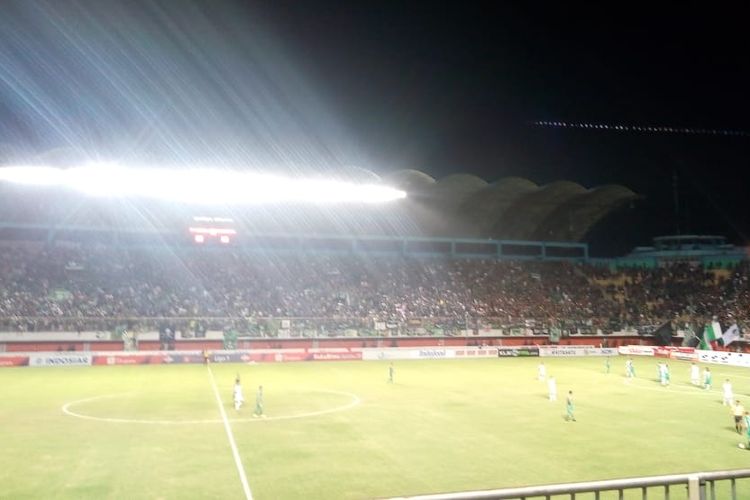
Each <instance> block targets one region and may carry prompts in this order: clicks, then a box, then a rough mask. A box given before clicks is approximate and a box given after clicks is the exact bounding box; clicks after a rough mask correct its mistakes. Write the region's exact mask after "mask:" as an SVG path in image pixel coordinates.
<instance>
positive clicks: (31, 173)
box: [0, 165, 406, 205]
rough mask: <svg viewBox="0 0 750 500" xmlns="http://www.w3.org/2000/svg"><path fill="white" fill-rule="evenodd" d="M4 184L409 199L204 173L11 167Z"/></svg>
mask: <svg viewBox="0 0 750 500" xmlns="http://www.w3.org/2000/svg"><path fill="white" fill-rule="evenodd" d="M0 181H5V182H11V183H15V184H23V185H29V186H47V187H60V188H64V189H72V190H75V191H79V192H82V193H85V194H88V195H91V196H105V197H128V196H131V197H143V198H153V199H160V200H167V201H173V202H179V203H194V204H224V205H228V204H269V203H271V204H272V203H316V204H331V203H384V202H388V201H394V200H399V199H403V198H406V193H405V192H404V191H401V190H398V189H394V188H391V187H389V186H383V185H378V184H361V183H354V182H343V181H339V180H335V179H323V178H296V177H282V176H277V175H270V174H260V173H255V172H241V171H234V170H226V169H224V170H219V169H206V168H191V169H184V170H182V169H179V170H178V169H165V168H125V167H121V166H113V165H86V166H82V167H73V168H67V169H60V168H53V167H42V166H40V167H31V166H7V167H2V168H0Z"/></svg>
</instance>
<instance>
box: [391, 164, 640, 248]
mask: <svg viewBox="0 0 750 500" xmlns="http://www.w3.org/2000/svg"><path fill="white" fill-rule="evenodd" d="M385 180H386V181H387V182H388V183H389V184H391V185H393V186H395V187H398V188H401V189H404V190H405V191H407V192H408V193H409V196H410V199H409V200H408V203H409V204H410V205H411V206H412V208H413V209H414V212H413V215H415V217H417V218H419V219H421V220H422V223H423V226H424V227H425V230H426V231H425V232H427V233H433V234H437V235H446V234H450V235H452V236H458V237H473V238H492V239H513V240H543V241H544V240H546V241H581V240H582V239H583V238H584V237H585V236H586V234H587V233H588V232H589V231H590V230H591V228H592V227H593V226H594V225H595V224H596V223H597V222H599V221H600V220H602V219H603V218H604V217H605V216H607V214H609V213H611V212H612V211H614V210H616V209H617V208H619V207H620V206H622V205H623V204H625V203H627V202H629V201H632V200H634V199H635V198H637V195H636V194H635V193H634V192H633V191H631V190H630V189H628V188H627V187H625V186H620V185H614V184H613V185H606V186H601V187H596V188H593V189H587V188H585V187H583V186H581V185H580V184H577V183H575V182H571V181H565V180H561V181H555V182H552V183H550V184H546V185H544V186H538V185H537V184H535V183H534V182H532V181H530V180H528V179H524V178H522V177H506V178H503V179H500V180H498V181H497V182H494V183H488V182H487V181H485V180H483V179H481V178H479V177H477V176H474V175H468V174H454V175H449V176H447V177H444V178H442V179H439V180H435V179H434V178H433V177H431V176H429V175H427V174H425V173H424V172H420V171H418V170H400V171H397V172H393V173H392V174H390V175H388V176H386V177H385Z"/></svg>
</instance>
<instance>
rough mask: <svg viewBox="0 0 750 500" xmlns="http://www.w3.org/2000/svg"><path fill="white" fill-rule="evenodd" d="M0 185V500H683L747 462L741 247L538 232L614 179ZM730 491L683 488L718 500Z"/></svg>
mask: <svg viewBox="0 0 750 500" xmlns="http://www.w3.org/2000/svg"><path fill="white" fill-rule="evenodd" d="M88 168H96V167H88ZM108 168H110V167H101V169H102V171H106V170H107V169H108ZM0 172H2V174H3V178H4V182H3V185H2V189H3V196H2V202H1V203H2V211H1V213H2V214H3V222H2V223H1V224H0V238H1V241H2V255H1V257H0V263H1V265H0V269H2V274H1V276H2V302H0V323H1V324H2V328H0V365H1V366H4V367H7V368H6V369H3V370H2V371H0V377H2V387H3V388H4V389H3V395H4V397H3V433H4V438H3V443H4V449H5V451H6V453H4V454H3V458H2V459H1V460H2V467H0V469H1V470H3V471H4V476H5V478H6V481H4V486H3V488H4V493H3V496H6V497H8V498H46V497H56V498H102V497H106V498H125V497H128V498H182V497H186V498H187V497H195V498H209V497H210V498H243V497H246V498H251V497H256V498H390V497H408V496H417V495H429V494H447V493H451V492H465V491H477V490H498V491H499V492H503V491H504V492H505V493H499V492H498V493H497V495H498V496H492V495H488V494H486V493H485V495H487V496H470V495H469V496H465V497H459V496H450V495H448V496H444V497H443V496H436V497H428V498H518V497H523V498H533V497H534V495H532V494H531V493H529V492H527V493H516V494H515V495H516V496H501V495H511V494H513V493H512V491H511V492H510V493H509V492H508V491H507V490H506V489H507V488H511V489H512V488H514V487H521V486H524V487H527V488H533V486H529V485H560V484H561V483H585V484H588V486H585V485H584V486H580V485H579V486H576V487H577V488H581V489H579V490H576V489H572V490H571V489H570V487H571V486H570V484H563V485H562V486H557V488H559V489H557V490H546V491H544V490H539V491H538V492H537V494H538V495H540V496H541V497H544V496H545V495H546V496H547V497H550V496H549V495H551V494H552V493H553V492H555V491H556V492H559V493H562V492H566V491H581V492H583V493H581V494H579V495H577V497H581V498H589V497H590V498H594V495H600V496H597V498H623V497H622V496H618V495H623V494H624V495H625V497H624V498H636V497H637V498H640V495H641V494H642V492H643V491H646V492H648V494H649V495H650V497H652V496H654V495H664V494H665V493H669V497H670V498H683V497H681V496H679V495H682V494H684V493H685V492H686V491H687V489H686V486H687V485H688V480H689V479H690V478H697V477H699V476H695V475H694V474H693V473H697V472H703V471H712V472H713V471H727V470H728V471H732V470H735V469H741V468H742V467H743V466H744V465H745V464H746V460H747V454H746V453H743V451H742V448H741V447H743V448H744V447H746V446H747V445H748V444H749V443H748V442H747V437H746V436H745V433H746V431H745V429H744V427H742V426H741V425H739V424H738V425H737V426H736V425H735V421H734V416H735V415H736V414H737V413H738V412H739V419H740V420H743V421H744V418H745V415H744V413H742V411H743V409H744V406H742V405H743V404H744V403H743V400H746V399H747V398H748V396H749V395H750V375H748V371H747V368H748V366H750V364H749V363H750V354H743V353H745V352H748V342H747V341H746V340H745V338H744V333H743V332H744V329H745V328H746V325H747V322H748V316H747V313H748V310H750V309H749V307H748V306H750V288H749V287H748V276H749V269H750V268H748V265H747V259H746V252H745V250H744V249H741V248H737V247H734V246H732V245H728V244H726V242H725V241H724V240H723V238H720V237H715V236H714V237H712V236H704V237H701V236H675V237H664V238H657V239H656V240H655V241H654V244H653V246H652V247H640V248H637V249H635V250H634V251H633V252H632V253H631V254H629V255H625V256H622V257H620V258H610V259H602V258H593V257H590V256H589V252H588V246H587V244H586V243H583V242H581V241H576V240H575V239H571V238H562V236H565V235H573V234H574V233H575V234H586V233H587V232H588V231H590V230H591V227H592V226H593V225H595V224H597V223H599V222H600V221H601V220H604V223H606V220H607V218H606V216H607V213H608V212H610V211H614V210H617V208H618V206H620V205H621V204H622V203H623V201H624V200H627V199H629V198H630V197H632V196H634V194H633V193H632V192H631V191H629V190H628V189H627V188H624V187H612V188H599V189H595V190H586V189H584V188H582V187H580V186H578V185H576V184H575V183H572V182H555V183H553V184H550V185H546V186H535V185H533V184H532V183H531V182H529V181H525V180H522V179H501V180H499V181H497V182H495V183H492V184H488V183H486V182H484V181H482V180H481V179H476V178H467V177H465V176H453V177H448V178H446V179H443V180H440V181H434V180H431V179H430V178H428V176H427V175H426V174H422V173H419V172H414V171H410V172H399V173H397V174H395V175H393V177H392V178H391V180H390V184H389V183H388V181H383V183H381V184H378V185H369V184H356V183H352V184H346V183H343V184H342V183H341V181H336V182H335V183H333V184H332V185H331V186H328V184H325V182H326V181H321V180H320V179H315V180H313V181H312V183H310V184H308V181H307V180H305V179H274V180H273V183H274V185H279V186H281V188H282V190H283V191H284V192H286V193H287V194H288V195H289V196H290V197H291V196H293V195H294V193H296V192H299V193H303V196H300V197H299V198H290V199H284V200H281V201H268V200H262V201H258V200H257V199H253V201H252V202H251V203H245V202H243V200H240V199H238V200H237V203H233V202H232V201H233V200H232V196H231V195H229V196H228V197H227V201H226V202H224V203H216V202H215V201H213V200H214V199H215V198H216V196H215V195H214V194H213V193H212V192H211V191H210V190H211V189H214V188H215V189H216V192H228V191H230V190H232V189H233V186H234V188H238V187H241V183H242V182H243V179H242V178H235V177H232V178H231V181H230V184H224V185H222V184H221V183H220V181H219V180H217V179H216V178H213V180H211V181H209V180H205V179H201V180H199V181H198V182H193V181H190V182H185V186H187V187H186V191H185V193H181V191H180V190H181V189H182V188H181V187H180V186H182V184H181V181H180V178H175V179H169V180H165V181H164V182H167V183H168V184H169V185H171V186H173V187H174V189H173V190H171V191H170V194H169V198H168V199H166V200H165V199H162V198H159V197H151V193H148V192H147V193H141V192H139V191H138V188H139V186H141V185H142V183H144V182H148V179H146V178H144V179H138V180H137V182H131V183H125V182H123V181H122V180H121V179H120V178H119V177H118V175H112V174H109V175H103V176H102V177H101V178H100V179H98V180H96V182H93V183H91V182H86V183H85V185H84V186H83V188H81V187H80V186H79V185H78V184H77V182H78V181H77V179H87V180H88V179H91V178H92V176H90V175H88V176H83V177H79V176H78V175H77V174H75V173H74V171H73V170H71V169H62V170H60V169H47V168H43V167H18V166H15V167H6V168H4V169H3V170H0ZM138 175H141V174H140V173H138V172H135V173H129V174H127V175H125V174H123V175H122V178H130V179H135V178H137V176H138ZM143 175H144V176H148V172H146V171H144V173H143ZM162 175H165V176H166V175H168V173H164V174H162ZM181 175H182V174H181ZM196 175H198V174H196ZM201 175H208V176H214V173H213V172H210V171H204V172H201ZM68 176H69V177H70V178H72V179H74V180H73V181H68V180H60V179H58V178H60V177H62V178H67V177H68ZM217 177H218V178H221V175H218V176H217ZM181 178H184V177H181ZM112 179H114V180H115V181H116V185H115V186H110V184H109V183H110V182H111V180H112ZM212 182H213V183H215V184H216V185H215V186H212V185H211V183H212ZM251 182H253V183H254V184H255V185H258V183H261V182H262V180H258V179H256V178H252V179H251ZM196 184H197V185H198V186H201V189H199V190H198V191H199V194H198V198H197V199H196V201H194V202H191V200H189V199H187V197H188V196H189V195H190V192H189V190H188V189H187V188H189V187H191V186H193V185H196ZM298 184H304V186H303V187H300V186H298ZM92 186H94V187H92ZM115 188H117V192H113V190H114V189H115ZM92 189H99V190H100V191H98V192H92V191H91V190H92ZM129 189H130V191H129ZM271 189H272V188H271V187H265V188H264V189H261V190H260V191H265V192H266V193H269V196H270V190H271ZM316 189H320V190H321V191H319V192H315V193H313V194H309V192H308V190H316ZM327 189H332V190H333V192H339V193H340V194H341V199H339V200H332V199H331V195H329V194H325V195H324V196H323V197H322V198H321V197H320V195H321V194H324V193H325V190H327ZM337 190H339V191H337ZM237 191H239V189H238V190H237ZM358 191H362V192H359V193H358V194H357V195H356V196H354V197H351V196H349V193H354V192H358ZM365 193H373V194H374V197H375V198H374V199H373V200H366V199H365V198H364V196H365ZM176 197H179V198H185V199H182V200H181V201H175V200H174V199H173V198H176ZM201 197H205V200H208V202H205V201H204V198H201ZM321 199H322V200H323V201H321ZM413 199H414V201H413ZM592 199H593V200H594V201H591V200H592ZM436 200H439V201H440V203H439V204H435V201H436ZM470 200H471V201H470ZM590 204H593V206H590ZM417 205H419V206H420V207H421V209H419V207H418V208H417V209H415V208H414V207H415V206H417ZM438 205H439V207H440V209H441V210H443V211H444V212H442V215H441V213H440V212H438V209H437V207H438ZM539 207H541V208H539ZM199 211H200V212H199ZM339 213H341V214H343V215H342V216H336V217H335V218H334V217H333V214H339ZM425 213H429V214H432V215H433V217H432V218H425V217H422V214H425ZM481 213H484V215H479V214H481ZM513 213H518V214H521V215H520V216H519V217H521V218H523V219H524V220H523V224H518V225H514V224H510V223H507V224H505V223H502V221H503V220H505V221H511V220H512V219H513V217H512V214H513ZM143 214H148V218H146V217H144V215H143ZM198 214H200V215H198ZM493 218H494V219H493ZM436 220H445V221H448V223H450V222H451V221H458V222H456V226H455V227H457V228H459V227H460V228H465V229H466V230H467V231H482V229H481V228H482V227H483V228H485V229H484V230H486V231H491V230H492V228H497V227H509V228H510V229H508V231H515V230H520V229H521V228H523V229H524V231H525V232H524V233H523V234H521V233H510V234H508V235H503V234H498V235H497V236H498V237H502V236H510V235H512V234H517V235H518V236H528V237H531V236H532V235H539V234H542V233H545V232H547V231H549V230H550V228H556V227H558V226H559V225H560V224H559V223H558V222H557V221H560V220H572V221H573V222H572V223H571V224H570V225H565V227H564V229H563V230H562V232H561V233H556V234H558V235H559V236H561V239H560V241H554V240H538V239H534V240H532V239H527V240H521V239H492V238H487V237H486V236H488V234H484V233H481V232H480V233H479V234H478V235H477V236H485V238H477V237H475V238H470V237H469V236H470V234H461V235H460V236H461V237H458V236H456V237H452V238H451V237H447V236H438V235H432V236H428V235H430V234H434V233H432V232H431V231H433V230H434V228H435V226H434V224H435V221H436ZM332 221H335V222H336V224H332ZM393 221H399V223H400V224H403V223H404V221H408V224H409V225H410V226H412V227H413V228H414V231H415V234H416V236H413V237H404V236H396V227H395V226H394V223H393ZM460 221H463V222H460ZM472 221H473V222H475V224H474V225H472V224H470V222H472ZM326 223H328V225H327V226H326ZM274 227H275V228H277V231H276V232H271V231H270V229H271V228H274ZM399 228H400V226H399ZM512 228H515V229H512ZM571 228H575V230H572V229H571ZM399 230H400V229H399ZM440 230H441V231H445V232H449V231H450V228H446V227H440ZM563 233H564V234H563ZM459 234H460V233H459ZM42 471H43V472H42ZM677 474H683V475H682V476H680V477H679V478H678V477H677V476H676V475H677ZM691 474H692V475H691ZM744 475H745V472H742V473H741V474H740V475H739V477H737V478H734V476H727V477H728V478H730V477H731V478H732V479H726V480H724V481H720V480H719V479H720V478H721V477H723V476H717V477H716V478H714V476H707V478H708V479H706V480H704V479H700V480H697V479H696V481H698V483H699V484H700V487H701V488H703V491H704V492H705V491H709V490H706V488H710V491H714V492H717V491H718V493H717V494H718V495H719V498H726V496H724V495H728V494H729V493H730V491H731V489H733V488H734V489H737V488H739V489H740V491H750V490H748V489H747V488H750V484H744V482H743V481H742V478H743V477H744ZM653 476H665V477H667V478H666V479H661V480H660V481H661V482H658V481H656V480H655V479H654V478H653ZM38 477H43V478H44V480H35V479H33V478H38ZM701 477H702V476H701ZM623 478H628V479H629V480H630V481H633V483H632V485H634V486H635V489H632V490H627V489H626V488H625V485H624V484H620V485H618V486H616V487H613V490H611V491H609V492H608V490H607V489H606V488H605V486H603V485H595V484H594V483H592V482H596V481H604V480H616V479H623ZM633 478H646V479H641V482H640V483H639V482H638V481H637V479H633ZM712 478H713V479H712ZM717 478H719V479H717ZM714 479H716V480H714ZM690 480H693V479H690ZM649 481H651V482H649ZM589 483H590V484H589ZM592 484H594V485H593V486H592ZM647 486H651V488H647ZM565 488H568V489H567V490H566V489H565ZM587 488H588V489H587ZM642 488H646V489H642ZM600 490H601V491H600ZM699 490H700V488H699ZM529 491H531V490H529ZM612 491H613V492H612ZM586 492H589V493H590V496H589V497H587V496H585V494H584V493H586ZM607 495H610V496H607ZM685 498H688V497H685ZM690 498H692V497H690Z"/></svg>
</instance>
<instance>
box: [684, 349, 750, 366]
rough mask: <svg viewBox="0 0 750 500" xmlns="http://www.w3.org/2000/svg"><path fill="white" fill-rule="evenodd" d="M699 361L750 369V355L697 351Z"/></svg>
mask: <svg viewBox="0 0 750 500" xmlns="http://www.w3.org/2000/svg"><path fill="white" fill-rule="evenodd" d="M695 352H696V355H697V357H698V361H700V362H701V363H712V364H717V365H727V366H742V367H745V368H750V354H743V353H741V352H724V351H695Z"/></svg>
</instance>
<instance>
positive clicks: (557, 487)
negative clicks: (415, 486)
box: [391, 469, 750, 500]
mask: <svg viewBox="0 0 750 500" xmlns="http://www.w3.org/2000/svg"><path fill="white" fill-rule="evenodd" d="M744 478H750V469H736V470H725V471H714V472H694V473H688V474H670V475H666V476H646V477H634V478H625V479H611V480H605V481H589V482H582V483H564V484H551V485H543V486H525V487H521V488H506V489H500V490H483V491H465V492H459V493H438V494H434V495H419V496H410V497H395V498H393V499H391V500H515V499H532V498H545V499H547V500H549V499H551V498H553V497H555V496H558V495H565V496H566V497H567V498H570V499H572V500H575V498H576V495H578V494H593V495H594V498H595V499H597V500H599V498H600V495H601V494H602V493H608V492H611V493H615V494H616V495H617V498H618V499H620V500H622V499H623V498H625V493H626V492H632V491H633V490H636V494H637V490H640V492H641V498H642V499H646V498H648V492H649V489H650V488H663V491H664V498H667V499H669V498H670V492H672V493H674V491H673V490H674V489H675V487H680V486H682V487H686V493H687V496H682V495H681V496H679V497H675V498H687V499H688V500H717V499H726V498H731V499H732V500H737V499H738V498H748V492H747V491H745V492H744V493H743V494H741V495H739V496H738V493H737V479H744ZM717 482H728V485H726V486H727V487H728V488H729V491H721V492H720V493H719V494H717V488H716V483H717ZM683 491H684V490H683ZM629 498H632V497H629Z"/></svg>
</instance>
